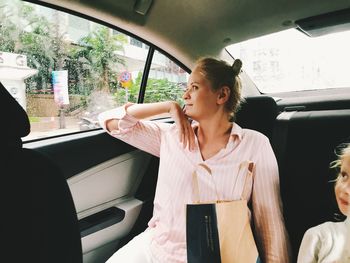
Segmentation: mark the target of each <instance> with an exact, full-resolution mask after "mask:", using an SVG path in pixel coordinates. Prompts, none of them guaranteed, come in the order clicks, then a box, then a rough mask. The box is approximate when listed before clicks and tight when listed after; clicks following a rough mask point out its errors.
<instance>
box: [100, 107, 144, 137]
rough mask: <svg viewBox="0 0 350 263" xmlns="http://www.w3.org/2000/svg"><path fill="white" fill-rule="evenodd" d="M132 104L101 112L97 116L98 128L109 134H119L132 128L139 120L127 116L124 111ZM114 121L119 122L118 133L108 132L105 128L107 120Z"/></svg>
mask: <svg viewBox="0 0 350 263" xmlns="http://www.w3.org/2000/svg"><path fill="white" fill-rule="evenodd" d="M131 105H132V104H129V103H128V104H126V105H124V106H121V107H118V108H116V109H112V110H108V111H105V112H102V113H100V114H99V115H98V121H99V123H100V126H101V127H102V128H103V129H104V130H106V131H107V132H110V133H114V132H117V133H120V132H123V131H127V130H129V129H130V128H131V127H133V126H134V125H135V124H136V123H137V122H138V121H139V120H138V119H137V118H135V117H133V116H131V115H129V114H128V113H127V111H126V109H127V108H128V107H129V106H131ZM112 119H116V120H119V122H118V131H113V130H112V131H108V130H107V128H106V122H107V121H108V120H112Z"/></svg>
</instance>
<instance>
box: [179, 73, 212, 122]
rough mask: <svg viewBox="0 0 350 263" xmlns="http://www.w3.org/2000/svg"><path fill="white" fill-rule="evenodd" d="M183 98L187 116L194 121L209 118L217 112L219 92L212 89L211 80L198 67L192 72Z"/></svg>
mask: <svg viewBox="0 0 350 263" xmlns="http://www.w3.org/2000/svg"><path fill="white" fill-rule="evenodd" d="M182 97H183V99H184V100H185V108H184V111H185V114H186V115H187V116H188V117H190V118H192V119H194V120H197V121H198V120H201V119H203V118H208V117H210V116H212V114H213V113H215V111H217V106H218V105H217V98H218V92H214V91H213V90H212V89H211V84H210V82H209V80H207V79H206V78H205V77H204V75H203V73H201V72H200V70H199V68H197V67H196V68H195V69H194V70H193V71H192V73H191V75H190V78H189V80H188V84H187V88H186V91H185V93H184V94H183V96H182Z"/></svg>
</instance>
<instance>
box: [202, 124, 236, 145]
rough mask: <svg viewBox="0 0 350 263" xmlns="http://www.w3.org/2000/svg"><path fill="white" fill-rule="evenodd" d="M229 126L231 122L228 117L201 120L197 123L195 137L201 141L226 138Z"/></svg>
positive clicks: (230, 126)
mask: <svg viewBox="0 0 350 263" xmlns="http://www.w3.org/2000/svg"><path fill="white" fill-rule="evenodd" d="M231 128H232V123H231V122H229V120H228V118H217V119H209V120H203V121H201V122H199V123H198V130H197V137H198V140H199V141H200V142H202V143H203V142H210V141H216V140H217V139H223V138H226V137H227V138H228V136H229V135H230V133H231Z"/></svg>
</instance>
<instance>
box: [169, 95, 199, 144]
mask: <svg viewBox="0 0 350 263" xmlns="http://www.w3.org/2000/svg"><path fill="white" fill-rule="evenodd" d="M169 103H170V106H169V114H170V116H171V117H172V118H173V119H174V121H175V124H176V126H177V127H178V129H179V139H180V142H181V143H182V144H183V147H184V148H186V147H187V146H188V149H189V150H190V151H193V150H194V149H195V137H194V131H193V129H192V126H191V124H190V122H189V120H188V118H187V116H186V115H185V113H184V112H183V111H182V109H181V107H180V105H179V104H178V103H177V102H175V101H171V102H169Z"/></svg>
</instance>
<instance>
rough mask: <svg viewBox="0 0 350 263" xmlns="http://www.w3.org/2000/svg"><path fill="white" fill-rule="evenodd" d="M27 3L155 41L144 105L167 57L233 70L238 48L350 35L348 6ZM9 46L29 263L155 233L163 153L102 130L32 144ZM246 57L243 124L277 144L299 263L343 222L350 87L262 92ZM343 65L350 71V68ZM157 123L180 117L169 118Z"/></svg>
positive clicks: (16, 172)
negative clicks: (341, 151)
mask: <svg viewBox="0 0 350 263" xmlns="http://www.w3.org/2000/svg"><path fill="white" fill-rule="evenodd" d="M20 2H24V3H26V4H33V5H36V6H40V7H45V8H50V9H52V10H58V11H60V12H63V13H67V14H70V15H74V16H76V17H80V18H84V19H87V20H89V21H93V22H94V23H98V24H101V25H104V26H107V27H109V28H111V29H112V30H117V31H119V32H122V33H125V34H127V35H128V36H130V37H132V38H133V39H136V40H138V41H141V42H142V43H144V44H143V45H147V56H146V57H145V63H144V64H143V65H142V71H143V74H142V77H140V83H138V86H139V87H138V88H139V91H138V96H137V97H136V98H135V102H138V103H143V102H148V100H147V96H148V95H147V94H149V93H147V90H149V89H150V86H149V85H147V78H148V77H149V76H150V74H151V73H152V69H153V66H152V65H153V64H152V63H153V62H152V59H153V58H155V57H156V54H158V53H157V52H159V53H160V54H162V55H164V56H165V57H166V58H168V59H170V60H171V61H172V62H173V63H175V64H176V65H177V66H179V67H180V68H181V70H182V71H183V72H185V73H186V74H188V73H191V71H190V69H191V68H192V66H193V65H194V63H195V61H196V60H197V59H198V58H200V57H202V56H212V57H216V58H219V59H223V60H226V61H228V62H229V63H232V62H233V61H234V59H235V58H236V57H234V56H233V55H232V54H231V53H229V52H228V51H227V47H228V46H229V45H233V44H237V43H241V42H244V41H248V40H250V39H255V38H258V37H261V36H265V35H269V34H272V33H276V32H280V31H284V30H290V29H294V30H297V31H298V33H300V34H303V35H304V34H305V35H307V37H308V38H315V39H316V38H318V37H322V36H325V35H329V34H333V33H337V32H344V31H346V32H347V31H349V30H350V4H349V1H347V0H334V1H328V0H318V1H316V0H309V1H302V0H295V1H289V2H287V1H284V2H281V1H276V0H268V1H256V0H249V1H243V2H242V1H224V0H219V1H198V0H192V1H186V0H179V1H169V0H162V1H160V0H127V1H111V0H100V1H91V0H80V1H77V0H60V1H56V0H41V1H34V0H30V1H20ZM0 11H1V7H0ZM0 14H1V13H0ZM4 21H5V20H4ZM0 29H1V27H0ZM345 41H346V40H345ZM347 41H348V42H345V43H342V44H344V45H349V44H350V38H348V39H347ZM3 43H4V42H1V41H0V44H1V45H3V46H1V45H0V82H1V83H2V84H1V86H0V108H1V109H2V112H4V113H6V114H3V115H4V116H6V117H5V118H4V120H3V125H2V129H1V130H0V134H1V135H2V136H1V152H2V156H5V157H4V158H2V159H1V163H2V167H5V168H4V170H3V171H6V172H4V177H6V180H9V181H10V182H11V184H10V185H13V186H15V185H17V186H16V187H18V185H19V186H20V189H21V192H22V193H21V194H19V195H18V197H19V199H20V200H21V201H22V202H23V201H25V200H26V199H27V198H28V195H30V197H31V199H30V202H29V206H28V205H27V202H25V203H22V202H17V201H13V202H11V203H10V206H9V207H10V208H9V209H10V210H9V212H8V213H11V211H15V212H14V215H18V216H15V217H14V219H13V220H14V221H15V220H19V218H21V216H20V214H21V213H22V212H24V211H25V212H26V214H27V215H28V214H29V218H30V220H29V221H30V230H28V229H27V228H26V227H24V229H22V227H23V226H21V231H22V230H23V231H24V232H23V233H26V234H28V236H30V244H31V246H30V250H31V253H32V258H31V259H32V260H31V261H29V262H67V263H68V262H84V263H99V262H105V261H106V260H107V259H108V258H109V257H110V256H111V255H112V254H113V253H114V252H115V251H117V250H118V248H120V247H121V246H123V245H124V244H125V243H126V242H128V241H129V240H131V239H132V238H133V237H134V236H135V235H137V234H139V233H141V232H142V231H144V230H145V229H146V227H147V223H148V221H149V219H150V218H151V216H152V211H153V199H154V195H155V189H156V184H157V172H158V165H159V158H157V157H155V156H152V155H150V154H149V153H146V152H144V151H141V150H139V149H136V148H134V147H132V146H130V145H128V144H126V143H124V142H122V141H120V140H117V139H115V138H113V137H111V136H110V135H108V134H107V133H105V132H104V131H103V130H102V129H101V128H99V127H97V128H96V126H94V127H93V128H92V129H87V130H86V129H84V130H80V131H74V132H67V133H65V134H53V135H49V136H47V137H37V138H34V137H33V138H30V139H26V136H28V135H30V133H31V130H32V131H33V129H34V126H35V125H37V124H36V123H34V122H35V121H34V118H33V117H32V116H31V115H30V114H29V113H28V112H26V111H25V110H23V106H22V105H20V101H19V100H17V101H16V99H14V98H13V96H11V94H10V93H11V92H10V91H11V90H9V89H6V88H7V87H9V86H11V85H12V84H11V83H12V82H10V81H9V80H8V79H7V78H6V76H5V75H4V74H2V71H1V70H2V68H1V66H2V64H1V63H2V62H1V55H2V54H1V53H2V52H9V51H8V50H5V44H3ZM289 49H293V43H292V44H291V45H290V46H289ZM335 49H337V47H333V46H329V47H328V49H327V50H326V49H325V50H324V53H331V54H332V52H335ZM9 50H10V49H9ZM347 52H348V53H347V54H346V55H345V54H344V56H345V57H346V56H348V54H349V51H347ZM14 53H16V52H14ZM301 55H302V54H301ZM241 59H242V58H241ZM242 61H243V71H242V73H241V78H242V83H243V90H242V92H243V97H244V100H243V102H242V104H241V107H240V109H239V111H238V112H237V113H236V115H235V116H234V121H235V122H236V123H237V124H238V125H240V126H241V127H243V128H247V129H254V130H257V131H259V132H261V133H263V134H264V135H266V136H267V137H268V138H269V140H270V143H271V145H272V148H273V150H274V153H275V155H276V158H277V161H278V166H279V179H280V191H281V197H282V201H283V215H284V220H285V224H286V228H287V232H288V235H289V238H290V242H291V246H292V252H293V262H296V257H297V254H298V250H299V246H300V243H301V240H302V237H303V235H304V233H305V231H306V230H307V229H309V228H310V227H312V226H316V225H318V224H321V223H323V222H326V221H339V220H342V219H343V218H342V217H341V215H340V212H339V210H338V208H337V205H336V202H335V197H334V190H333V189H334V184H333V180H334V179H335V177H336V174H335V172H334V170H332V169H330V163H331V162H332V161H333V160H335V159H336V157H337V156H336V151H335V150H336V149H337V147H338V146H339V145H340V144H342V143H346V142H350V82H348V83H347V84H344V85H343V86H338V87H335V88H332V89H331V88H320V89H314V90H308V89H306V90H301V89H298V85H302V83H301V82H300V80H296V81H295V82H293V83H289V84H290V85H291V86H294V87H295V88H296V89H295V90H288V91H284V92H282V91H275V90H273V91H272V92H262V91H261V90H259V86H258V84H257V82H256V80H253V79H252V78H250V76H249V72H248V70H245V67H244V63H245V61H244V59H242ZM335 62H336V61H335ZM347 63H348V61H347ZM326 66H328V67H329V68H331V67H333V65H326ZM342 66H343V67H345V69H344V71H343V72H344V73H343V74H344V75H345V74H346V72H347V71H348V68H349V67H348V66H349V65H348V64H342ZM247 68H248V67H247ZM37 83H39V82H38V81H37V82H36V84H37ZM149 83H150V81H149ZM27 85H28V84H27ZM316 86H317V83H316ZM280 88H281V89H282V88H283V87H280ZM7 90H9V92H8V91H7ZM159 92H160V93H161V92H162V91H159ZM123 94H124V93H123ZM130 94H131V91H130ZM130 94H129V95H130ZM12 95H13V94H12ZM123 96H124V95H123ZM170 98H171V97H170ZM101 104H103V103H101ZM28 105H29V104H28ZM27 108H29V106H28V107H27ZM154 121H159V122H169V123H172V122H173V120H172V119H171V118H169V117H167V116H166V117H162V118H158V119H155V120H154ZM63 130H64V129H63ZM256 150H257V151H258V150H259V149H256ZM2 174H3V173H2ZM28 186H29V187H30V189H29V190H28V189H27V188H28ZM15 222H17V221H15ZM18 225H21V224H20V222H18ZM13 257H14V258H13V260H11V261H12V262H16V257H17V256H16V255H13ZM34 259H35V260H34Z"/></svg>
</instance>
